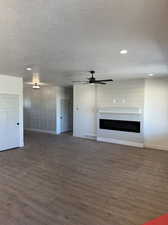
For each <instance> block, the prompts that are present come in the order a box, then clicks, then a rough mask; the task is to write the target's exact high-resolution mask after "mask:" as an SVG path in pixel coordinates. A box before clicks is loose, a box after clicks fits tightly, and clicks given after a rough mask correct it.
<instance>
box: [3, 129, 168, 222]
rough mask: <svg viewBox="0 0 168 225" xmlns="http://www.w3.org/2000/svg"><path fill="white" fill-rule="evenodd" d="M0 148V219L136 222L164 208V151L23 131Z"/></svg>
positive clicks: (167, 208) (167, 195)
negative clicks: (19, 145) (18, 143)
mask: <svg viewBox="0 0 168 225" xmlns="http://www.w3.org/2000/svg"><path fill="white" fill-rule="evenodd" d="M25 144H26V146H25V149H24V150H11V151H5V152H0V165H1V166H0V224H2V225H140V224H143V223H145V222H146V221H148V220H150V219H153V218H155V217H158V216H160V215H162V214H165V213H168V152H166V151H158V150H148V149H146V150H145V149H138V148H134V147H126V146H121V145H114V144H108V143H97V142H95V141H90V140H82V139H78V138H74V137H71V136H69V135H61V136H54V135H47V134H39V133H33V132H32V133H31V132H29V133H27V134H26V142H25Z"/></svg>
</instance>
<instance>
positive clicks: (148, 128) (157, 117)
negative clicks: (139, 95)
mask: <svg viewBox="0 0 168 225" xmlns="http://www.w3.org/2000/svg"><path fill="white" fill-rule="evenodd" d="M144 120H145V146H146V147H150V148H158V149H166V150H168V79H148V80H146V82H145V113H144Z"/></svg>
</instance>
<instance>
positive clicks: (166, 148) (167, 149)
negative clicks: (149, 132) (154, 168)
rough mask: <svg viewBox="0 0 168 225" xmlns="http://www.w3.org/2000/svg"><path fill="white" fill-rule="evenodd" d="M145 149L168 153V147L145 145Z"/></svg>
mask: <svg viewBox="0 0 168 225" xmlns="http://www.w3.org/2000/svg"><path fill="white" fill-rule="evenodd" d="M144 147H145V148H150V149H157V150H164V151H168V146H162V145H151V144H145V146H144Z"/></svg>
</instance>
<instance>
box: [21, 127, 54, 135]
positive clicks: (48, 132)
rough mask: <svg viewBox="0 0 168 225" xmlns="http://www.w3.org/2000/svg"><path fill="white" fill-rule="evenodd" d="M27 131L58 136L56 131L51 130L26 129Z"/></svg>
mask: <svg viewBox="0 0 168 225" xmlns="http://www.w3.org/2000/svg"><path fill="white" fill-rule="evenodd" d="M25 131H33V132H39V133H46V134H55V135H57V133H56V131H51V130H41V129H32V128H26V129H25Z"/></svg>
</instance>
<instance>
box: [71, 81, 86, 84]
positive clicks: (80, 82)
mask: <svg viewBox="0 0 168 225" xmlns="http://www.w3.org/2000/svg"><path fill="white" fill-rule="evenodd" d="M72 83H74V84H88V83H89V82H88V81H72Z"/></svg>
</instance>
